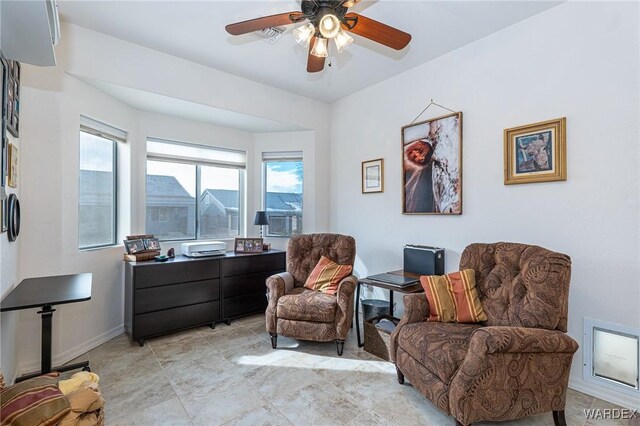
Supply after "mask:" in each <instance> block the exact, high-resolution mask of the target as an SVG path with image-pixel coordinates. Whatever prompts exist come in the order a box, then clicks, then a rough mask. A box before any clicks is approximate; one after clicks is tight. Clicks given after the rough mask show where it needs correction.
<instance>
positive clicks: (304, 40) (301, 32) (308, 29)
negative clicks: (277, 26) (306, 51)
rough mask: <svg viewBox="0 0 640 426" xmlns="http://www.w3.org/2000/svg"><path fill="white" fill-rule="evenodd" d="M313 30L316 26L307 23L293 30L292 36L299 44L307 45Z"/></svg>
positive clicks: (314, 30) (313, 32)
mask: <svg viewBox="0 0 640 426" xmlns="http://www.w3.org/2000/svg"><path fill="white" fill-rule="evenodd" d="M315 32H316V27H314V26H313V24H312V23H308V24H305V25H302V26H300V27H298V28H296V29H295V30H293V38H294V39H295V40H296V43H298V44H299V45H301V46H304V47H309V42H310V41H311V37H313V35H314V34H315Z"/></svg>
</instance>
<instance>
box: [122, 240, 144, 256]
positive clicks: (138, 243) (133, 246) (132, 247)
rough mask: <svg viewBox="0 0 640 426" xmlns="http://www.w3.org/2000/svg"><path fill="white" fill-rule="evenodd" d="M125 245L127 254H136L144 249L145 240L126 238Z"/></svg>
mask: <svg viewBox="0 0 640 426" xmlns="http://www.w3.org/2000/svg"><path fill="white" fill-rule="evenodd" d="M124 247H125V248H126V249H127V254H136V253H140V252H141V251H144V250H145V248H144V240H124Z"/></svg>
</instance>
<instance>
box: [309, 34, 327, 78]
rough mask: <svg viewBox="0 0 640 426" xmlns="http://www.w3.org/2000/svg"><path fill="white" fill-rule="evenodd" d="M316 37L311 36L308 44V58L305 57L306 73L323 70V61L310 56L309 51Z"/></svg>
mask: <svg viewBox="0 0 640 426" xmlns="http://www.w3.org/2000/svg"><path fill="white" fill-rule="evenodd" d="M316 40H317V37H316V36H313V38H312V39H311V41H310V42H309V56H308V57H307V72H319V71H322V69H323V68H324V59H325V58H321V57H319V56H315V55H312V54H311V49H313V46H314V45H315V44H316Z"/></svg>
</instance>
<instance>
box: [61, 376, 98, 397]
mask: <svg viewBox="0 0 640 426" xmlns="http://www.w3.org/2000/svg"><path fill="white" fill-rule="evenodd" d="M99 381H100V377H98V375H97V374H95V373H91V372H89V371H81V372H79V373H76V374H74V375H73V376H71V378H70V379H67V380H60V381H59V382H58V387H59V388H60V390H61V391H62V393H63V394H65V395H68V394H70V393H71V392H73V391H74V390H76V389H78V388H80V386H81V385H82V384H83V383H84V382H94V383H98V382H99Z"/></svg>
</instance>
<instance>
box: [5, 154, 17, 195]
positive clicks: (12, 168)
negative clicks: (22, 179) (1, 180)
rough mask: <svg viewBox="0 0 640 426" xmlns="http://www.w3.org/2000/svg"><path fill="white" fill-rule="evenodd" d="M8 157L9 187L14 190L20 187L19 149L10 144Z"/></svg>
mask: <svg viewBox="0 0 640 426" xmlns="http://www.w3.org/2000/svg"><path fill="white" fill-rule="evenodd" d="M7 151H8V155H7V167H8V173H7V185H9V186H10V187H12V188H17V187H18V148H17V147H16V146H15V145H14V144H12V143H10V144H9V146H8V149H7Z"/></svg>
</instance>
